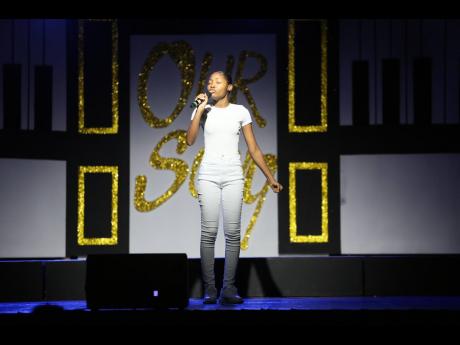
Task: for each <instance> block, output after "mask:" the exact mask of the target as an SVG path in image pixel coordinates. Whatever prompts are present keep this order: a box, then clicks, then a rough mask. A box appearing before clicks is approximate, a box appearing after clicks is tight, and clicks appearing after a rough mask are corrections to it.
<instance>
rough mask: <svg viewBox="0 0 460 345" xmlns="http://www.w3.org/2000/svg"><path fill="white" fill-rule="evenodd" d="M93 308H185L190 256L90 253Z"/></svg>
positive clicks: (88, 300) (88, 266) (88, 268)
mask: <svg viewBox="0 0 460 345" xmlns="http://www.w3.org/2000/svg"><path fill="white" fill-rule="evenodd" d="M85 290H86V304H87V307H88V308H89V309H92V310H95V309H116V308H181V309H182V308H185V307H187V305H188V302H189V289H188V261H187V255H186V254H90V255H88V257H87V259H86V283H85Z"/></svg>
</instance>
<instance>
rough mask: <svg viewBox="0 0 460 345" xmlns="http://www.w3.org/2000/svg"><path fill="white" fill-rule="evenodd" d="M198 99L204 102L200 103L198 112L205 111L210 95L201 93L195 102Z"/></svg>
mask: <svg viewBox="0 0 460 345" xmlns="http://www.w3.org/2000/svg"><path fill="white" fill-rule="evenodd" d="M197 99H200V100H202V101H203V102H201V103H200V105H199V106H198V110H203V109H204V107H205V106H206V104H208V95H207V94H206V93H200V94H199V95H198V96H196V97H195V101H196V100H197Z"/></svg>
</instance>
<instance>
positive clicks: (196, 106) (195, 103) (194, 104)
mask: <svg viewBox="0 0 460 345" xmlns="http://www.w3.org/2000/svg"><path fill="white" fill-rule="evenodd" d="M203 102H204V99H202V98H197V99H195V100H194V101H193V103H192V104H191V105H190V108H193V109H194V108H198V106H199V105H200V104H201V103H203Z"/></svg>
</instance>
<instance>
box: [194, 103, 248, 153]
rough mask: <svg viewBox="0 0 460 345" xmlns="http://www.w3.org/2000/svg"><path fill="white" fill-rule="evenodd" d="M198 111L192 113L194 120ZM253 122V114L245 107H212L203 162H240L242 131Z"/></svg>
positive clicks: (206, 132)
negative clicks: (239, 149) (239, 147)
mask: <svg viewBox="0 0 460 345" xmlns="http://www.w3.org/2000/svg"><path fill="white" fill-rule="evenodd" d="M206 107H208V106H206ZM196 111H197V109H195V110H194V111H193V113H192V118H191V119H192V120H193V118H194V117H195V114H196ZM251 122H252V119H251V114H249V111H248V109H246V107H245V106H243V105H240V104H233V103H230V104H229V105H228V106H227V107H225V108H217V107H211V110H209V111H208V114H207V119H206V122H205V125H204V150H205V154H204V157H203V161H204V162H205V161H213V160H221V159H225V160H233V159H238V160H240V154H239V151H238V142H239V139H240V130H241V127H243V126H246V125H247V124H249V123H251Z"/></svg>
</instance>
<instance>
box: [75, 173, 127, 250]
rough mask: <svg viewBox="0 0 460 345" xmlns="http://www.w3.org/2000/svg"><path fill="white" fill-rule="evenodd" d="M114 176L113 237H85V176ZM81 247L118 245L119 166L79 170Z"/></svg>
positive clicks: (79, 242) (79, 243) (78, 231)
mask: <svg viewBox="0 0 460 345" xmlns="http://www.w3.org/2000/svg"><path fill="white" fill-rule="evenodd" d="M107 173H108V174H111V175H112V218H111V222H110V223H111V237H110V238H108V237H99V238H87V237H85V229H84V227H85V174H107ZM77 243H78V245H79V246H106V245H107V246H113V245H116V244H118V166H101V165H94V166H80V167H79V170H78V227H77Z"/></svg>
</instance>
